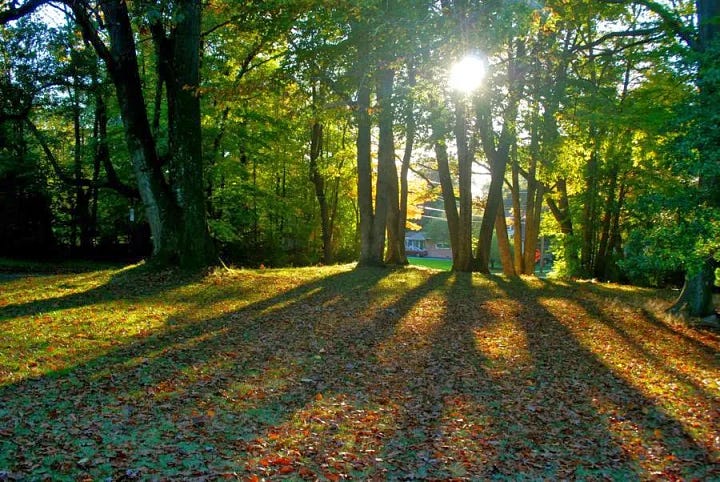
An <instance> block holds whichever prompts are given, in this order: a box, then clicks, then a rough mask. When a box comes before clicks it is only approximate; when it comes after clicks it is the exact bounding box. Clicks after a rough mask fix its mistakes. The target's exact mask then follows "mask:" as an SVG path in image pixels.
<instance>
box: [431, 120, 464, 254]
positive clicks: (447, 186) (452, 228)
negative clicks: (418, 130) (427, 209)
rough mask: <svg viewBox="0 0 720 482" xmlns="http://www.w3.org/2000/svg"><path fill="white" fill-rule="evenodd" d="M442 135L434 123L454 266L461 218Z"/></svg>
mask: <svg viewBox="0 0 720 482" xmlns="http://www.w3.org/2000/svg"><path fill="white" fill-rule="evenodd" d="M435 122H437V121H435ZM440 136H442V133H441V131H440V129H438V126H437V125H435V124H434V125H433V137H435V142H434V148H435V158H436V159H437V164H438V176H439V177H440V189H441V190H442V197H443V206H444V208H445V218H446V219H447V223H448V232H449V234H450V251H452V258H453V266H455V265H456V264H457V253H458V225H459V224H460V219H459V217H458V210H457V203H456V201H455V189H454V188H453V183H452V177H451V176H450V165H449V161H448V153H447V147H446V146H445V140H444V139H442V138H441V137H440Z"/></svg>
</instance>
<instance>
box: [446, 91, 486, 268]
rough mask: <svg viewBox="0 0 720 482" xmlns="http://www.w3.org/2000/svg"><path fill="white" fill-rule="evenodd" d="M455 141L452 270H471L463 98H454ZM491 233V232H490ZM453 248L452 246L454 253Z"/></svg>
mask: <svg viewBox="0 0 720 482" xmlns="http://www.w3.org/2000/svg"><path fill="white" fill-rule="evenodd" d="M455 142H456V145H457V153H458V191H459V196H460V206H459V212H458V232H457V257H456V262H455V263H453V270H454V271H462V272H470V271H472V270H473V254H472V162H473V156H472V153H471V152H470V149H469V148H468V140H467V109H466V107H465V99H463V98H462V97H460V96H458V97H457V98H456V99H455ZM491 235H492V233H491ZM454 250H455V248H453V254H454Z"/></svg>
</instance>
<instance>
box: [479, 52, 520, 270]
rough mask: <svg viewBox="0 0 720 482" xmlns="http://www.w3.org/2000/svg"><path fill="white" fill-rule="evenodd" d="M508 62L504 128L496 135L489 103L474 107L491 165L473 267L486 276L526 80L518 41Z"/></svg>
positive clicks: (485, 101) (483, 102)
mask: <svg viewBox="0 0 720 482" xmlns="http://www.w3.org/2000/svg"><path fill="white" fill-rule="evenodd" d="M509 50H510V57H511V59H510V61H509V63H508V78H509V82H510V95H509V99H508V101H507V105H506V107H505V111H504V112H503V125H502V131H501V132H500V135H499V136H497V135H496V134H495V130H494V127H493V124H494V120H493V114H492V109H491V106H490V105H489V100H488V99H485V100H484V101H482V102H479V103H478V105H477V124H478V134H479V137H480V140H481V142H482V149H483V151H484V152H485V157H486V158H487V160H488V162H489V164H490V188H489V190H488V197H487V201H486V202H485V212H484V213H483V218H482V221H481V224H480V234H479V235H478V242H477V248H476V250H475V252H476V254H475V257H476V260H475V266H474V268H475V269H476V270H478V271H480V272H482V273H489V272H490V268H489V261H490V246H491V243H492V232H493V227H494V225H495V218H496V217H497V210H498V209H499V207H500V206H501V205H502V188H503V184H504V183H505V168H506V167H507V163H508V162H509V157H510V149H511V147H512V146H513V144H515V143H516V142H517V138H516V133H515V123H516V120H517V113H518V104H519V102H520V97H521V95H522V91H523V87H524V85H525V79H524V77H523V72H522V69H520V62H521V60H522V59H524V57H525V51H526V50H525V44H524V43H523V41H521V40H518V41H516V42H515V43H514V44H511V45H510V48H509Z"/></svg>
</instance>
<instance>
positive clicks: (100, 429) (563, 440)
mask: <svg viewBox="0 0 720 482" xmlns="http://www.w3.org/2000/svg"><path fill="white" fill-rule="evenodd" d="M240 276H242V275H240ZM270 279H272V278H268V279H267V280H263V282H268V280H270ZM149 289H151V290H153V289H157V290H159V288H149ZM246 290H247V287H246V286H244V285H243V286H235V283H233V282H232V280H230V281H229V282H228V285H227V286H224V285H223V286H219V287H218V286H214V287H213V289H212V290H210V291H209V292H208V293H200V294H198V295H197V296H196V297H194V298H193V296H192V295H189V294H182V293H181V294H179V295H177V294H174V293H173V294H172V296H188V297H189V299H188V300H187V301H188V302H187V303H186V305H185V306H186V307H187V309H186V310H185V311H179V312H178V313H176V314H175V315H173V316H172V317H171V318H170V319H168V320H166V324H165V326H164V327H163V328H162V329H161V330H158V331H157V332H156V333H153V334H150V335H149V336H145V337H143V338H138V339H136V340H134V341H133V342H131V343H128V344H126V345H125V346H122V347H120V348H119V349H116V350H113V351H111V352H109V353H107V354H105V355H103V356H100V357H97V358H95V359H93V360H91V361H89V362H87V363H84V364H82V365H79V366H77V367H75V368H73V369H71V370H64V371H60V372H56V373H50V374H48V375H46V376H43V377H40V378H38V379H33V380H25V381H22V382H18V383H15V384H12V385H8V386H6V387H3V388H0V400H3V401H7V403H2V404H0V470H2V469H3V468H6V467H10V471H11V472H18V473H19V476H28V475H29V474H31V473H32V475H33V477H38V478H42V477H44V476H50V477H53V478H59V479H62V478H67V479H72V478H76V477H78V476H82V475H86V476H91V477H93V478H102V477H108V476H112V477H116V476H119V477H127V474H128V473H130V474H136V475H137V476H141V477H146V478H152V477H158V476H160V477H167V478H173V477H174V478H179V479H193V478H201V477H205V478H208V477H220V476H222V475H230V474H232V473H234V472H237V473H238V474H241V475H242V474H250V473H254V474H258V475H260V476H263V477H279V476H280V475H282V473H283V472H282V471H283V470H286V469H287V468H290V469H293V470H295V471H300V472H296V473H299V474H300V475H301V476H303V477H306V478H311V479H314V478H322V477H327V478H337V477H351V478H357V479H368V478H371V479H373V478H374V479H393V478H408V477H411V476H412V477H416V478H435V479H448V478H476V479H477V478H483V479H491V478H500V479H502V478H517V477H525V478H528V479H530V478H629V479H637V478H642V477H649V476H650V475H649V474H648V473H647V472H644V468H643V465H642V463H641V461H638V460H637V459H636V458H634V456H633V454H632V453H628V452H627V450H626V447H627V445H628V444H627V441H625V440H623V439H622V434H620V435H618V431H617V430H616V428H617V427H616V424H618V423H623V424H625V423H627V424H634V426H636V427H637V430H638V433H640V434H641V435H642V437H645V438H647V439H648V440H650V439H652V440H653V441H654V442H656V443H657V444H658V445H659V446H660V448H662V450H664V452H663V454H669V455H672V456H673V457H674V458H675V459H674V460H675V461H674V462H668V464H669V468H670V469H671V470H675V469H676V468H677V470H676V473H678V474H680V475H681V476H687V477H691V476H693V475H695V476H703V475H707V474H711V473H712V472H711V470H712V466H711V461H709V459H708V456H707V452H706V451H704V449H703V448H702V447H698V446H697V444H695V443H694V442H693V440H692V439H691V438H690V436H689V435H688V434H687V433H686V432H685V431H684V429H683V427H682V426H681V425H680V424H679V423H678V422H677V421H675V420H674V419H673V418H672V417H670V416H668V415H667V414H665V413H664V412H663V411H662V410H661V409H660V408H658V406H657V403H656V402H655V401H653V400H651V399H649V398H648V397H646V396H645V395H643V394H641V393H640V392H639V391H638V390H637V389H635V388H634V387H632V386H631V385H630V383H628V382H627V381H625V380H623V379H621V378H619V377H618V375H616V374H615V373H613V372H612V371H611V369H610V368H608V366H607V365H606V364H604V363H603V362H602V360H601V359H600V358H598V356H597V355H596V354H595V353H593V352H592V351H590V350H589V349H588V348H586V347H585V346H583V345H582V344H581V343H580V341H579V340H578V339H577V337H576V336H575V335H574V334H573V332H572V331H571V330H570V329H569V328H568V327H567V326H566V325H565V324H564V321H563V320H562V319H560V318H558V315H556V314H554V313H552V312H551V311H550V310H549V309H548V308H547V307H546V306H545V305H544V304H543V303H542V299H544V297H546V296H558V297H561V296H566V295H567V292H566V291H563V290H560V289H554V288H553V287H552V286H551V285H546V288H544V289H543V290H537V289H533V288H532V287H528V285H527V284H526V283H524V282H520V281H519V282H508V281H506V280H504V279H502V278H484V277H473V276H471V275H468V274H462V273H456V274H450V273H439V274H429V273H425V272H420V271H417V270H412V269H410V270H396V271H391V270H387V269H373V268H366V269H358V270H355V271H352V272H341V273H338V274H333V275H330V276H326V277H320V278H318V279H316V280H314V281H310V282H302V281H299V280H298V281H297V282H295V283H294V285H293V286H288V287H283V288H282V290H283V291H282V292H281V293H279V294H277V295H270V296H267V297H263V296H258V297H256V298H252V301H249V302H248V303H247V304H246V306H243V307H241V308H236V309H232V310H230V311H227V312H225V313H223V314H222V315H220V316H214V317H207V316H204V315H203V313H204V312H203V311H202V308H203V307H202V306H199V305H202V304H204V303H208V302H209V303H214V302H224V301H226V300H225V299H224V298H232V297H235V296H242V295H243V294H247V293H246ZM156 292H158V293H159V292H160V291H156ZM108 296H109V295H108ZM168 296H170V294H168ZM109 299H116V298H112V297H111V298H109ZM70 305H72V303H71V304H70ZM498 340H499V342H498ZM518 354H519V356H518ZM621 419H622V420H621ZM708 467H710V468H709V469H708ZM302 470H304V471H305V472H302ZM693 470H695V472H693ZM702 470H706V471H707V473H703V472H702ZM128 471H130V472H128ZM670 473H671V472H668V474H670ZM303 474H304V475H303ZM518 474H520V475H518ZM133 476H135V475H133Z"/></svg>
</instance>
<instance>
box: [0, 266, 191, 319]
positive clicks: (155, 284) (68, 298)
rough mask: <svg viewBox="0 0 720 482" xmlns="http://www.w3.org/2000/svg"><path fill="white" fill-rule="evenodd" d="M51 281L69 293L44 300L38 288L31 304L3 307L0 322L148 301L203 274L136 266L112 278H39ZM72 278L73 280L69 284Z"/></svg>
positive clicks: (89, 275)
mask: <svg viewBox="0 0 720 482" xmlns="http://www.w3.org/2000/svg"><path fill="white" fill-rule="evenodd" d="M49 278H51V279H52V281H51V282H52V283H53V284H54V287H55V288H60V289H65V290H67V291H68V294H66V295H62V296H52V297H47V298H44V297H43V293H42V289H43V287H42V286H39V287H38V291H39V292H38V293H37V296H36V298H35V299H33V300H32V301H28V302H23V303H14V304H8V305H5V306H2V307H0V321H4V320H11V319H13V318H17V317H21V316H30V315H39V314H46V313H52V312H55V311H62V310H68V309H72V308H79V307H83V306H88V305H93V304H96V303H106V302H112V301H117V300H122V301H128V300H141V299H146V298H150V297H153V296H156V295H158V294H160V293H162V292H164V291H168V290H171V289H173V288H177V287H179V286H183V285H186V284H189V283H192V282H196V281H199V280H201V279H202V275H200V274H194V275H191V274H186V273H182V272H179V271H161V272H156V271H152V270H150V269H148V268H147V267H145V266H142V265H136V266H132V267H129V268H126V269H121V270H116V271H114V272H112V274H110V275H108V274H107V272H104V271H103V272H89V273H86V274H83V275H82V276H72V277H70V276H67V275H56V276H53V277H48V276H39V277H37V279H38V280H43V281H49ZM69 279H72V280H73V281H72V282H71V281H68V280H69ZM85 284H89V285H90V286H91V287H90V288H88V289H84V285H85ZM45 288H49V287H47V286H46V287H45ZM6 294H7V293H6ZM37 298H40V299H37Z"/></svg>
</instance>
